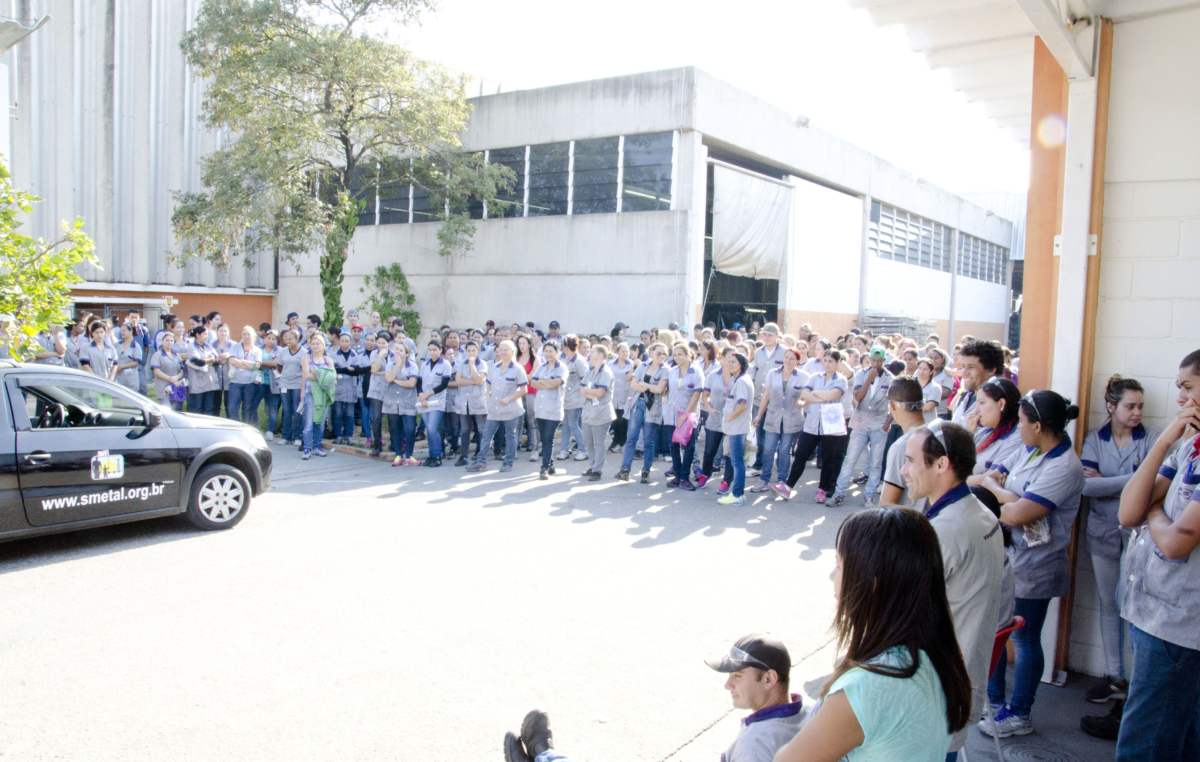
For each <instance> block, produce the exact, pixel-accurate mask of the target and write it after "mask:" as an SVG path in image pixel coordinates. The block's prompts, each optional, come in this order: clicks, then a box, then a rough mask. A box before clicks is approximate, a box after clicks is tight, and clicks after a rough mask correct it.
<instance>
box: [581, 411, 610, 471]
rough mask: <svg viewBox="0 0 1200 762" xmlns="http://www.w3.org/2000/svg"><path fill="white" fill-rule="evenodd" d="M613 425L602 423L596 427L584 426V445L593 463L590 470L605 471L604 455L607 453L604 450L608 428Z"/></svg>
mask: <svg viewBox="0 0 1200 762" xmlns="http://www.w3.org/2000/svg"><path fill="white" fill-rule="evenodd" d="M611 425H612V424H610V423H601V424H598V425H596V426H591V425H589V424H586V423H585V424H583V445H584V447H585V448H587V454H588V458H589V459H590V460H591V462H592V463H591V465H590V466H589V468H591V469H592V470H593V471H596V472H600V471H603V470H604V454H605V453H606V452H607V451H606V450H605V449H604V440H605V439H606V438H607V437H608V428H609V426H611Z"/></svg>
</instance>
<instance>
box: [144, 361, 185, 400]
mask: <svg viewBox="0 0 1200 762" xmlns="http://www.w3.org/2000/svg"><path fill="white" fill-rule="evenodd" d="M182 367H183V358H182V357H180V356H179V354H178V353H177V352H171V354H167V353H166V352H163V351H162V350H161V349H160V350H158V351H157V352H155V353H154V354H153V355H152V356H151V357H150V368H151V373H150V375H152V376H154V394H155V396H156V397H158V399H159V400H160V401H162V402H170V400H169V399H168V398H169V397H170V392H168V391H167V387H168V386H170V385H171V382H170V381H163V380H162V379H161V378H159V377H158V376H156V375H154V372H153V369H154V368H158V369H159V370H161V371H162V372H163V373H166V374H167V375H168V376H176V375H178V374H179V370H180V368H182Z"/></svg>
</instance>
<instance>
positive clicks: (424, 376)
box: [418, 357, 454, 412]
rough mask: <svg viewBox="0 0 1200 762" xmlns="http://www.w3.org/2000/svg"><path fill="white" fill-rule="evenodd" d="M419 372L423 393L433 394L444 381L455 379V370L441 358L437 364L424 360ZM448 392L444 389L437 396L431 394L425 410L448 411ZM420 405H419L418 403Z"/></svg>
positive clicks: (427, 399)
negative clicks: (446, 403) (446, 404)
mask: <svg viewBox="0 0 1200 762" xmlns="http://www.w3.org/2000/svg"><path fill="white" fill-rule="evenodd" d="M418 372H419V373H420V374H421V392H422V393H425V392H432V391H433V390H434V389H436V388H438V387H439V386H441V384H442V379H449V378H453V377H454V368H452V367H450V363H448V362H446V358H445V357H439V358H438V361H437V362H430V361H429V360H423V361H422V362H421V365H420V368H419V369H418ZM445 402H446V390H445V389H443V390H441V391H440V392H438V393H437V394H431V395H429V396H428V397H426V398H425V408H423V409H422V411H421V412H424V410H442V411H444V410H445V409H446V406H445ZM418 404H419V403H418Z"/></svg>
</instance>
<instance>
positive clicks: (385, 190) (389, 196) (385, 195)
mask: <svg viewBox="0 0 1200 762" xmlns="http://www.w3.org/2000/svg"><path fill="white" fill-rule="evenodd" d="M411 187H412V186H410V185H409V184H407V183H405V184H403V185H401V184H400V173H399V170H397V171H395V172H394V173H391V176H390V177H387V176H385V177H382V178H380V183H379V224H380V225H398V224H406V223H407V222H408V208H409V206H410V202H411V198H410V197H411V195H412V191H411V190H410V189H411Z"/></svg>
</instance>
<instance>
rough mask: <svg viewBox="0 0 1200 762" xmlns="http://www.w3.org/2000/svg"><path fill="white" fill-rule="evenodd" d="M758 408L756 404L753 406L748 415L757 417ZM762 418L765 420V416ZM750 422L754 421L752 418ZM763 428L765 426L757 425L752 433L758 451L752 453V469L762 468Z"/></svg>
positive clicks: (764, 432) (763, 424)
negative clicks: (754, 436)
mask: <svg viewBox="0 0 1200 762" xmlns="http://www.w3.org/2000/svg"><path fill="white" fill-rule="evenodd" d="M758 408H759V406H758V405H757V404H756V405H754V407H753V409H752V410H751V411H750V414H751V415H752V416H757V415H758ZM763 418H766V416H765V415H764V416H763ZM750 420H752V421H753V420H754V418H751V419H750ZM764 426H766V424H765V423H760V424H759V425H758V426H757V427H755V429H754V433H755V435H756V436H757V437H758V438H757V439H755V440H754V441H755V442H758V451H757V452H755V453H754V465H753V466H752V468H762V464H763V447H762V444H763V436H764V435H765V434H766V431H765V430H764V428H763V427H764Z"/></svg>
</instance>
